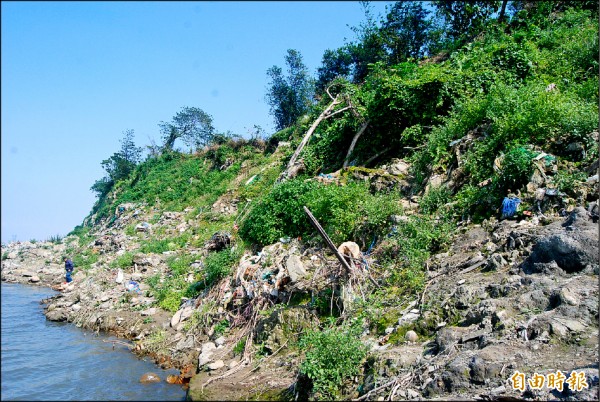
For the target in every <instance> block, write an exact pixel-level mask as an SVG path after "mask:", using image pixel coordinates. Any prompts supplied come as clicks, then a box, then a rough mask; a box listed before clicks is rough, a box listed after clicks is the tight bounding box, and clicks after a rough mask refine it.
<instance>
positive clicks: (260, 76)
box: [1, 1, 389, 242]
mask: <svg viewBox="0 0 600 402" xmlns="http://www.w3.org/2000/svg"><path fill="white" fill-rule="evenodd" d="M387 4H389V2H373V3H372V8H373V11H374V12H375V14H376V15H377V14H378V13H381V14H383V12H384V10H385V6H386V5H387ZM1 7H2V10H1V11H2V21H1V22H2V24H1V28H2V31H1V41H2V58H1V60H2V63H1V76H2V82H1V90H2V91H1V92H2V94H1V109H2V110H1V113H2V120H1V121H2V126H1V134H2V135H1V140H2V144H1V145H2V148H1V153H2V154H1V160H2V180H1V186H2V204H1V205H2V209H1V237H2V242H9V241H14V240H21V241H24V240H31V239H37V240H46V239H48V238H49V237H50V236H53V235H61V236H64V235H66V234H67V233H68V232H69V231H71V230H72V229H73V228H74V227H75V226H76V225H78V224H80V223H81V222H82V221H83V219H84V218H85V216H87V215H88V213H89V212H90V210H91V208H92V206H93V204H94V202H95V196H94V193H93V192H92V191H91V190H90V187H91V186H92V184H94V182H95V181H96V180H98V179H100V178H101V177H103V176H104V173H105V172H104V170H103V169H102V167H101V162H102V160H104V159H107V158H108V157H110V156H111V155H112V154H113V153H115V152H117V151H118V150H119V149H120V142H119V141H120V139H122V138H123V132H124V131H125V130H128V129H132V130H134V132H135V142H136V145H138V146H145V145H148V144H150V142H151V141H155V142H156V143H159V142H160V134H159V130H158V123H159V122H160V121H169V120H171V118H172V117H173V116H174V115H175V114H176V113H177V112H178V111H179V110H180V109H181V107H183V106H194V107H199V108H201V109H203V110H204V111H205V112H207V113H208V114H210V115H212V116H213V118H214V125H215V127H216V128H217V130H219V131H221V132H225V131H228V130H230V131H232V132H234V133H237V134H242V135H245V134H247V132H248V130H247V128H251V127H252V126H253V125H255V124H257V125H260V126H262V127H263V128H264V129H265V130H266V132H267V133H268V134H271V133H272V132H273V123H272V118H271V116H270V115H269V107H268V105H267V104H266V103H265V100H264V96H265V93H266V88H267V85H268V78H267V75H266V70H267V69H268V68H269V67H271V66H273V65H278V66H281V67H285V64H284V55H285V53H286V50H287V49H297V50H299V51H300V52H301V54H302V56H303V58H304V62H305V64H306V65H307V67H308V68H309V70H310V71H311V73H313V74H316V69H317V67H319V65H320V62H321V57H322V55H323V52H324V51H325V50H326V49H328V48H329V49H335V48H337V47H340V46H342V45H343V44H344V43H345V42H344V40H345V39H346V38H347V39H348V40H352V39H354V33H353V32H352V31H351V29H350V28H349V26H358V25H359V24H360V23H361V22H362V21H363V20H364V14H363V10H362V7H361V6H360V4H359V3H358V2H353V1H333V2H317V1H314V2H301V1H293V2H292V1H288V2H278V1H263V2H260V1H257V2H252V1H242V2H234V1H226V2H212V1H211V2H191V1H190V2H171V1H169V2H135V1H134V2H50V1H48V2H46V1H44V2H21V1H18V2H11V1H8V2H7V1H2V5H1ZM284 70H285V69H284Z"/></svg>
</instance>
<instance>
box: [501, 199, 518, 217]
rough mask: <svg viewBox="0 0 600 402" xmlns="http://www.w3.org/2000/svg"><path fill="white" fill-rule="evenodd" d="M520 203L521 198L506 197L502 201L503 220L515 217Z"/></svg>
mask: <svg viewBox="0 0 600 402" xmlns="http://www.w3.org/2000/svg"><path fill="white" fill-rule="evenodd" d="M520 203H521V199H520V198H517V197H514V198H509V197H504V200H503V201H502V218H510V217H511V216H514V214H515V213H516V212H517V208H518V207H519V204H520Z"/></svg>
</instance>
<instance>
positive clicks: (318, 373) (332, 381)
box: [300, 328, 367, 400]
mask: <svg viewBox="0 0 600 402" xmlns="http://www.w3.org/2000/svg"><path fill="white" fill-rule="evenodd" d="M300 348H301V349H303V350H304V351H305V353H306V355H305V360H304V361H303V362H302V364H301V365H300V372H301V373H303V374H305V375H306V376H307V377H308V378H309V379H310V380H311V381H312V385H313V391H314V392H315V394H317V397H320V398H322V399H329V400H334V399H336V397H339V395H338V393H339V389H340V387H341V385H342V384H343V382H344V381H345V380H347V379H348V378H350V377H352V376H354V375H356V374H358V372H359V370H360V364H361V362H362V361H363V359H364V358H365V357H366V354H367V348H366V347H365V346H364V345H363V344H362V343H361V342H360V340H359V338H358V335H357V334H356V333H354V332H352V331H344V330H341V329H340V328H328V329H326V330H324V331H322V332H321V331H309V332H307V333H306V334H305V335H304V336H302V338H301V339H300ZM320 398H319V399H320Z"/></svg>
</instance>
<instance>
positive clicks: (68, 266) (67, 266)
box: [65, 257, 74, 283]
mask: <svg viewBox="0 0 600 402" xmlns="http://www.w3.org/2000/svg"><path fill="white" fill-rule="evenodd" d="M73 267H74V266H73V261H71V259H70V258H67V257H65V271H67V273H66V275H65V279H66V281H67V283H69V282H71V281H72V280H73V278H71V274H72V273H73Z"/></svg>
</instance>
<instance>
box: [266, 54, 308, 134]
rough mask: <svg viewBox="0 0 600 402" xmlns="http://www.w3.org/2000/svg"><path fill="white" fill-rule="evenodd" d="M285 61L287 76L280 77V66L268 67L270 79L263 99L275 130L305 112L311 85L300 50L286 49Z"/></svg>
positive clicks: (287, 125) (290, 123)
mask: <svg viewBox="0 0 600 402" xmlns="http://www.w3.org/2000/svg"><path fill="white" fill-rule="evenodd" d="M285 63H286V64H287V66H288V75H287V77H284V76H283V72H282V69H281V67H278V66H273V67H271V68H269V69H268V70H267V76H269V78H270V79H271V82H270V84H269V89H268V92H267V95H266V100H267V103H268V104H269V106H271V114H272V115H273V117H274V119H275V126H276V128H277V130H281V129H284V128H286V127H289V126H291V125H292V124H294V123H295V122H296V120H297V119H298V117H300V116H302V115H303V114H305V113H306V112H307V111H308V109H309V107H310V105H311V103H312V95H313V88H314V84H313V82H312V80H311V78H310V76H309V74H308V69H307V68H306V66H305V65H304V62H303V61H302V55H301V54H300V52H299V51H297V50H294V49H288V51H287V55H286V56H285Z"/></svg>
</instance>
